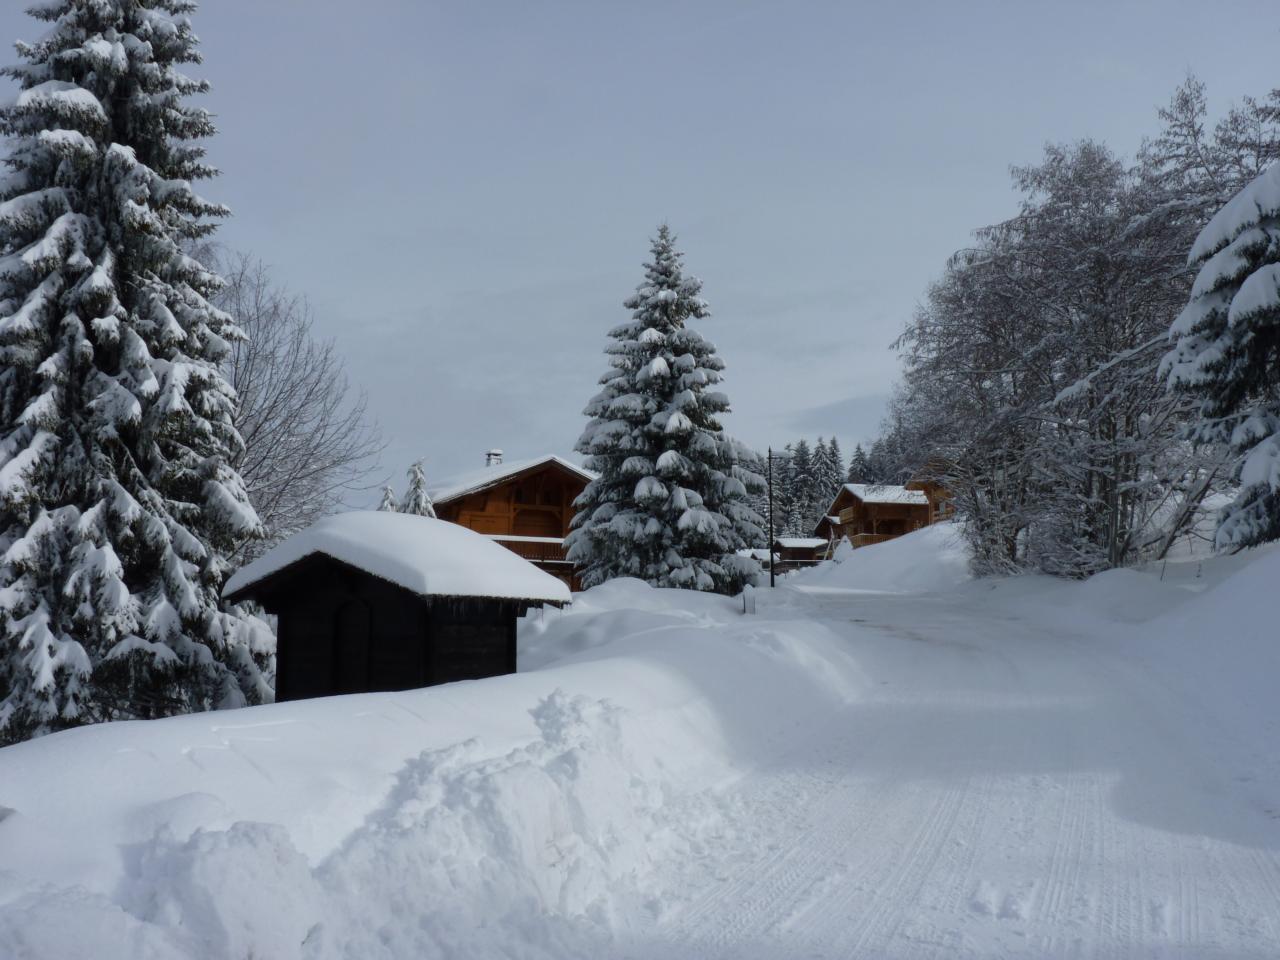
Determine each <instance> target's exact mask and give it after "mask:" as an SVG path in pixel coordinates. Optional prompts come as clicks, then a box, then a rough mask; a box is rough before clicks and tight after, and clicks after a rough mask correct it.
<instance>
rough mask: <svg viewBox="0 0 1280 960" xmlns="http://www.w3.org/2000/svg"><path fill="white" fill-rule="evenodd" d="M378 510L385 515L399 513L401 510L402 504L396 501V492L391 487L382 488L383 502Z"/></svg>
mask: <svg viewBox="0 0 1280 960" xmlns="http://www.w3.org/2000/svg"><path fill="white" fill-rule="evenodd" d="M378 509H379V510H381V511H382V512H383V513H397V512H398V511H399V510H400V502H399V501H398V500H396V492H395V491H394V490H392V489H391V487H389V486H386V487H383V488H382V501H381V502H380V503H379V504H378Z"/></svg>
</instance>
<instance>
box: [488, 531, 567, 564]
mask: <svg viewBox="0 0 1280 960" xmlns="http://www.w3.org/2000/svg"><path fill="white" fill-rule="evenodd" d="M489 537H490V539H492V540H494V541H496V542H497V543H500V544H502V546H504V547H506V548H507V549H508V550H510V551H511V552H512V553H514V554H517V555H518V556H521V557H524V558H525V559H526V560H529V561H531V562H533V563H568V562H569V561H568V559H567V558H566V557H565V553H564V540H562V539H561V538H560V537H521V536H516V535H514V534H512V535H508V534H493V533H491V534H489Z"/></svg>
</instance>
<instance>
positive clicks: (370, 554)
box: [222, 510, 570, 603]
mask: <svg viewBox="0 0 1280 960" xmlns="http://www.w3.org/2000/svg"><path fill="white" fill-rule="evenodd" d="M313 554H324V555H325V556H328V557H332V558H333V559H334V560H338V561H340V562H342V563H346V564H350V565H351V566H353V567H356V568H357V569H360V570H364V571H365V572H367V573H370V574H372V575H373V576H375V577H381V578H382V579H383V580H387V581H390V582H391V583H394V584H395V585H396V586H398V587H403V588H404V589H405V590H408V591H410V592H412V593H416V594H418V595H419V596H424V597H426V596H442V597H495V598H502V599H512V600H544V601H549V602H552V603H568V602H569V599H570V597H569V588H568V587H567V586H565V584H564V583H563V582H562V581H560V580H557V579H556V578H555V577H553V576H551V575H550V574H549V573H544V572H543V571H541V570H539V569H538V568H537V567H535V566H534V565H533V564H531V563H529V562H528V561H527V560H524V559H522V558H521V557H518V556H516V555H515V554H514V553H512V552H511V551H510V550H508V549H507V548H506V547H503V546H501V545H500V544H497V543H495V542H494V541H492V540H490V539H489V538H488V537H485V536H483V535H481V534H478V533H475V532H474V531H472V530H468V529H467V528H466V527H460V526H458V525H457V524H456V523H449V522H448V521H445V520H434V519H432V518H430V517H419V516H415V515H413V514H407V513H390V512H380V511H373V510H357V511H353V512H351V513H340V514H338V515H336V516H332V517H326V518H325V519H323V520H321V521H319V522H318V523H316V524H313V525H312V526H310V527H308V528H307V529H306V530H303V531H302V532H301V533H298V534H295V535H294V536H292V537H290V538H289V539H288V540H286V541H284V542H283V543H281V544H280V545H278V546H276V547H274V548H273V549H271V550H269V551H268V552H267V553H266V554H264V555H263V556H261V557H259V558H258V559H257V560H254V561H253V562H252V563H250V564H249V565H248V566H246V567H243V568H241V569H240V570H238V571H237V572H236V573H235V575H234V576H232V577H231V579H230V580H228V581H227V585H226V586H225V587H223V590H222V593H223V596H226V597H232V596H235V595H236V594H240V593H243V592H244V591H246V590H248V589H249V588H250V587H252V586H254V585H255V584H257V583H260V582H261V581H263V580H265V579H267V578H268V577H270V576H271V575H273V574H275V573H278V572H279V571H281V570H283V569H284V568H285V567H288V566H291V565H292V564H294V563H297V562H298V561H299V560H302V559H304V558H305V557H309V556H312V555H313Z"/></svg>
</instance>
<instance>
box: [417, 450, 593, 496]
mask: <svg viewBox="0 0 1280 960" xmlns="http://www.w3.org/2000/svg"><path fill="white" fill-rule="evenodd" d="M549 463H555V464H558V465H560V466H562V467H564V468H565V469H566V470H568V471H570V472H571V473H576V474H577V475H578V476H580V477H582V479H583V480H585V481H587V482H590V481H592V480H594V479H595V478H596V475H595V474H594V473H592V472H591V471H590V470H587V469H585V468H584V467H580V466H578V465H577V464H576V463H570V462H569V461H568V460H566V459H564V458H563V457H557V456H555V455H554V454H552V455H550V456H546V457H533V458H532V459H529V460H512V461H511V462H510V463H495V464H494V465H493V466H490V467H479V468H477V469H475V470H468V471H467V472H466V473H459V474H455V475H454V476H452V477H447V478H445V479H444V480H441V481H439V483H437V484H434V485H432V486H431V487H429V488H428V489H427V492H428V493H429V494H431V499H432V500H433V501H434V502H436V503H448V502H449V501H450V500H456V499H457V498H458V497H464V496H466V495H467V494H470V493H479V492H480V491H481V490H485V489H487V488H489V487H492V486H495V485H496V484H499V483H501V482H502V481H504V480H506V479H508V478H510V477H514V476H515V475H516V474H519V473H524V472H525V471H526V470H531V469H533V468H534V467H540V466H543V465H545V464H549Z"/></svg>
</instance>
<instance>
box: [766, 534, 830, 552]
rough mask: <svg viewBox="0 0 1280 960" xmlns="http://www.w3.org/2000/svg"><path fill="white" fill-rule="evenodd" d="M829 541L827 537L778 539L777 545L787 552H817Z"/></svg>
mask: <svg viewBox="0 0 1280 960" xmlns="http://www.w3.org/2000/svg"><path fill="white" fill-rule="evenodd" d="M828 543H830V541H829V540H827V539H826V538H825V537H778V539H777V544H778V546H780V547H782V548H783V549H785V550H815V549H817V548H818V547H825V546H826V545H827V544H828Z"/></svg>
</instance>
